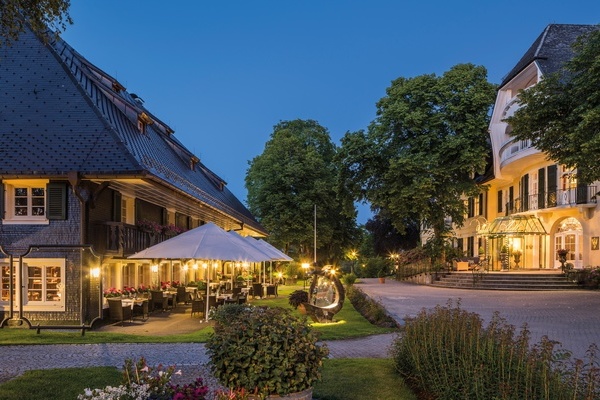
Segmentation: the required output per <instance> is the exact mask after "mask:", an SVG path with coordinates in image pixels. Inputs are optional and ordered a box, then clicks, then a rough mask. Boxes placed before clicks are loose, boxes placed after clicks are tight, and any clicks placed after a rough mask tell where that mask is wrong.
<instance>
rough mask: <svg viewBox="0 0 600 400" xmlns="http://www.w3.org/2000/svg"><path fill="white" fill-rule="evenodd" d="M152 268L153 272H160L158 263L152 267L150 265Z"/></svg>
mask: <svg viewBox="0 0 600 400" xmlns="http://www.w3.org/2000/svg"><path fill="white" fill-rule="evenodd" d="M150 270H151V271H152V272H158V265H156V264H155V265H153V266H151V267H150Z"/></svg>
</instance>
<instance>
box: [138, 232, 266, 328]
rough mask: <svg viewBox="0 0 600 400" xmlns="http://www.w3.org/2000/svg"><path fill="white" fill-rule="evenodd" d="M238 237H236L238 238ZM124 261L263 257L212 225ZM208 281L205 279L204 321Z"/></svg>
mask: <svg viewBox="0 0 600 400" xmlns="http://www.w3.org/2000/svg"><path fill="white" fill-rule="evenodd" d="M238 236H239V235H238ZM127 258H131V259H134V258H137V259H154V258H160V259H185V258H187V259H189V258H191V259H199V260H220V261H247V262H260V261H264V260H265V259H268V258H267V256H266V255H265V254H264V253H262V252H260V251H258V250H257V249H254V248H253V247H252V246H250V245H249V244H248V243H247V242H245V241H243V240H242V241H240V240H238V239H236V238H235V237H234V236H233V235H230V234H229V233H228V232H227V231H225V230H224V229H221V228H219V227H218V226H217V225H215V224H214V223H212V222H209V223H207V224H205V225H202V226H199V227H198V228H194V229H191V230H189V231H187V232H184V233H182V234H179V235H177V236H175V237H173V238H171V239H168V240H165V241H164V242H161V243H158V244H156V245H154V246H151V247H148V248H147V249H146V250H142V251H140V252H138V253H135V254H133V255H131V256H129V257H127ZM209 283H210V278H209V275H208V274H207V279H206V313H205V317H206V321H208V296H209Z"/></svg>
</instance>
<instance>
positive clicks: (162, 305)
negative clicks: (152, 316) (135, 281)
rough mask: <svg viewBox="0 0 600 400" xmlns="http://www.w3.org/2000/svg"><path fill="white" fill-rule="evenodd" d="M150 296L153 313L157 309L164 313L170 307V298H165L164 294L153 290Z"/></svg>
mask: <svg viewBox="0 0 600 400" xmlns="http://www.w3.org/2000/svg"><path fill="white" fill-rule="evenodd" d="M150 296H151V299H150V302H151V303H150V308H151V309H152V311H154V310H156V309H157V308H159V309H160V310H163V311H164V310H166V309H167V307H168V306H169V305H168V302H167V301H168V298H167V297H165V296H164V295H163V292H161V291H160V290H151V291H150Z"/></svg>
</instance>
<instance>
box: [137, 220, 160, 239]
mask: <svg viewBox="0 0 600 400" xmlns="http://www.w3.org/2000/svg"><path fill="white" fill-rule="evenodd" d="M136 225H137V227H138V229H140V230H141V231H144V232H147V233H150V234H153V235H154V234H159V233H162V231H163V226H162V225H160V224H159V223H156V222H154V221H148V220H145V219H141V220H139V221H138V222H137V224H136Z"/></svg>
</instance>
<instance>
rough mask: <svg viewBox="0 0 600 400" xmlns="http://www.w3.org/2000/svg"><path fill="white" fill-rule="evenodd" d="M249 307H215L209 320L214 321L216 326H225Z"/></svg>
mask: <svg viewBox="0 0 600 400" xmlns="http://www.w3.org/2000/svg"><path fill="white" fill-rule="evenodd" d="M248 307H250V305H249V304H247V303H246V304H223V305H222V306H220V307H217V309H216V311H215V312H214V313H212V314H211V319H212V320H213V321H215V323H216V325H217V326H219V327H220V326H225V325H229V324H230V323H232V322H234V321H235V320H236V319H237V318H238V316H239V315H240V314H242V313H244V312H246V309H247V308H248Z"/></svg>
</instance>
